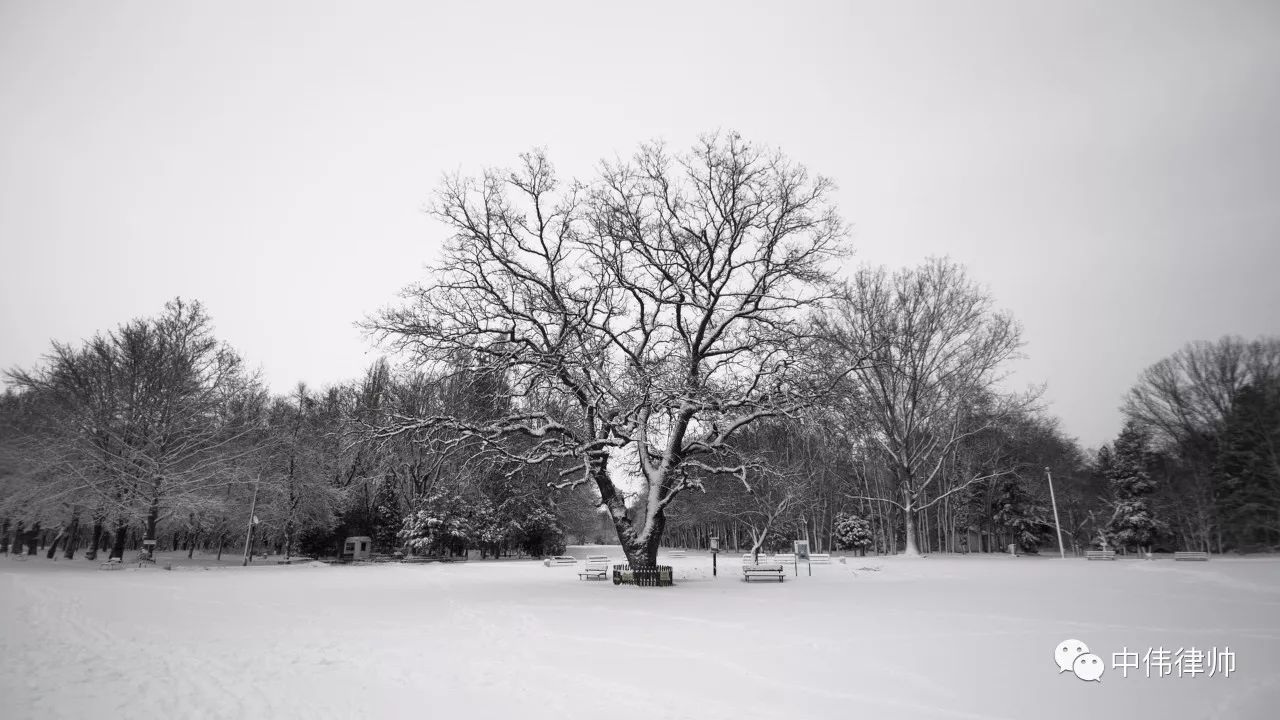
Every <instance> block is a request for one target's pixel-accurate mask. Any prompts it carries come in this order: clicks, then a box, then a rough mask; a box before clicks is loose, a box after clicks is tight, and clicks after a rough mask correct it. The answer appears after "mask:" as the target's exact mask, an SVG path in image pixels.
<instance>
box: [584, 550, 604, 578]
mask: <svg viewBox="0 0 1280 720" xmlns="http://www.w3.org/2000/svg"><path fill="white" fill-rule="evenodd" d="M608 578H609V558H607V557H603V556H600V555H596V556H593V557H589V558H587V564H586V567H584V568H582V570H579V571H578V579H579V580H607V579H608Z"/></svg>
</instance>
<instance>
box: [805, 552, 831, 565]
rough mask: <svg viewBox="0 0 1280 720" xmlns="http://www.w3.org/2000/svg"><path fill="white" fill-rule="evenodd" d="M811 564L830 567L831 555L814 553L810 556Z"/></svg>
mask: <svg viewBox="0 0 1280 720" xmlns="http://www.w3.org/2000/svg"><path fill="white" fill-rule="evenodd" d="M809 562H811V563H813V564H814V565H830V564H831V555H829V554H828V553H813V554H811V555H809Z"/></svg>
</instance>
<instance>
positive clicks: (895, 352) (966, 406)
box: [830, 260, 1030, 555]
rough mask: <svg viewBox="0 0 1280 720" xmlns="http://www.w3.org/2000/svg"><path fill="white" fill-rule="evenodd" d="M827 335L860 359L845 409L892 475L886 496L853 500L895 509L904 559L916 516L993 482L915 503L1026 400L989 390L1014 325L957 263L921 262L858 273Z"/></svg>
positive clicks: (1012, 347) (1008, 350) (912, 549)
mask: <svg viewBox="0 0 1280 720" xmlns="http://www.w3.org/2000/svg"><path fill="white" fill-rule="evenodd" d="M830 329H831V333H832V334H833V336H834V337H836V338H838V339H839V342H840V344H841V345H842V346H843V347H844V348H845V349H846V351H847V352H849V353H850V354H851V355H853V356H855V357H857V358H858V359H859V360H861V359H862V358H863V357H866V358H868V359H869V362H865V363H863V362H859V363H857V366H856V369H855V370H854V372H853V373H852V375H851V376H850V379H851V381H852V382H851V383H850V385H851V387H850V388H849V389H848V405H847V408H848V413H849V415H850V419H851V421H852V423H853V424H854V425H855V426H856V427H857V432H858V433H859V434H865V436H866V437H868V438H869V439H870V441H871V442H874V443H875V444H876V445H878V446H879V447H880V449H881V450H882V451H883V452H884V454H885V456H886V458H887V462H888V465H889V469H890V471H891V472H892V475H893V485H894V488H893V497H873V496H860V497H858V498H855V499H867V500H874V501H884V502H889V503H891V504H893V505H895V506H896V507H898V508H899V509H901V510H902V513H903V517H904V520H905V523H906V554H907V555H918V554H919V549H918V543H917V539H916V528H915V520H916V515H917V513H918V512H920V511H921V510H923V509H925V508H927V507H929V506H931V505H933V504H935V503H938V502H940V501H941V500H943V499H944V498H946V497H948V496H949V495H951V494H953V493H955V492H958V491H959V490H961V489H963V488H965V487H967V486H969V485H970V484H972V483H975V482H979V481H981V480H983V479H985V478H989V477H993V476H994V475H993V474H991V473H983V474H980V475H974V476H973V477H969V478H964V479H961V480H960V481H958V482H954V483H951V484H950V486H949V487H948V488H947V489H946V490H945V491H943V492H939V493H936V494H933V495H932V497H931V498H929V499H927V500H924V499H923V498H924V497H925V493H926V491H928V490H929V489H930V487H931V486H933V485H934V483H936V482H938V480H939V478H940V476H941V475H942V473H943V470H944V466H945V465H946V463H947V460H948V458H950V457H952V455H953V454H954V451H955V450H956V448H957V447H958V446H959V445H960V444H961V443H963V442H965V441H966V439H969V438H973V437H975V436H977V435H979V434H980V433H982V432H984V431H986V430H987V429H989V428H991V427H993V426H994V425H995V423H997V422H998V421H999V420H1000V419H1001V418H1003V417H1006V416H1008V415H1009V414H1011V413H1014V412H1017V411H1019V410H1021V409H1022V408H1024V407H1026V405H1027V404H1028V403H1029V401H1030V398H1029V397H1027V398H1015V397H1012V396H1004V395H1000V394H998V393H997V392H995V389H996V388H995V385H996V383H997V382H998V381H999V380H1000V378H1001V375H1000V372H999V369H1000V366H1001V364H1003V363H1004V362H1005V361H1007V360H1009V359H1010V358H1012V357H1014V355H1015V353H1016V352H1017V350H1018V347H1019V345H1020V339H1019V335H1020V330H1019V327H1018V325H1017V323H1015V322H1014V321H1013V319H1012V318H1011V317H1009V316H1008V315H1006V314H1004V313H1001V312H996V311H994V310H993V309H992V303H991V299H990V297H989V296H988V295H987V294H986V293H985V292H984V291H983V290H982V289H981V288H979V287H978V286H976V285H975V284H974V283H973V282H972V281H971V280H969V279H968V277H967V276H966V274H965V272H964V269H963V268H962V267H961V266H960V265H957V264H955V263H952V262H950V261H947V260H930V261H928V262H926V263H925V264H924V265H922V266H921V267H919V268H915V269H909V270H904V271H901V272H898V273H895V274H894V275H892V276H890V275H888V274H887V273H886V272H885V271H884V270H883V269H864V270H862V271H860V272H858V273H857V274H856V275H855V277H854V279H853V282H852V283H851V285H850V287H849V292H848V297H847V300H846V301H845V302H844V303H842V304H841V305H840V307H839V310H838V312H837V313H836V314H835V315H834V316H833V318H832V319H831V328H830ZM997 474H998V473H997Z"/></svg>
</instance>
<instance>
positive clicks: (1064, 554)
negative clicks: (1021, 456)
mask: <svg viewBox="0 0 1280 720" xmlns="http://www.w3.org/2000/svg"><path fill="white" fill-rule="evenodd" d="M1044 476H1045V477H1047V478H1049V502H1051V503H1053V527H1054V528H1055V529H1056V530H1057V531H1058V554H1059V555H1060V556H1061V557H1062V559H1063V560H1065V559H1066V558H1067V549H1066V548H1065V547H1063V546H1062V523H1060V522H1058V498H1056V497H1055V496H1054V494H1053V473H1051V472H1049V468H1048V466H1046V467H1045V469H1044Z"/></svg>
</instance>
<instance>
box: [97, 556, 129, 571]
mask: <svg viewBox="0 0 1280 720" xmlns="http://www.w3.org/2000/svg"><path fill="white" fill-rule="evenodd" d="M98 569H99V570H123V569H124V559H123V558H118V557H113V558H107V561H106V562H104V563H102V564H101V565H99V566H98Z"/></svg>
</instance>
